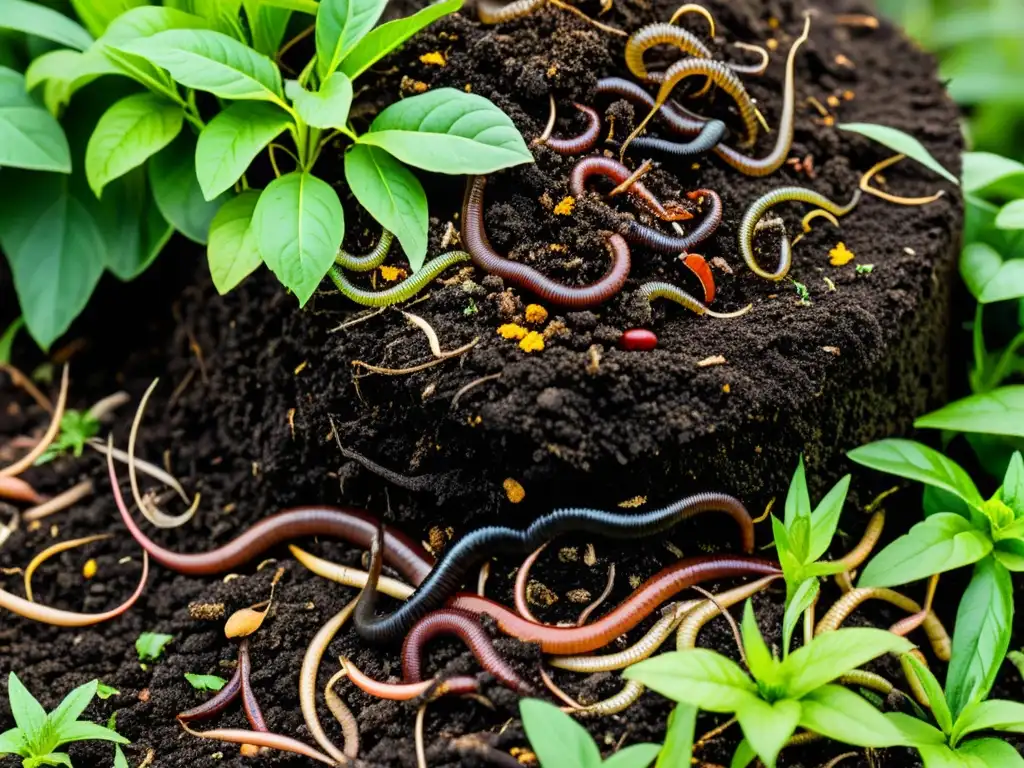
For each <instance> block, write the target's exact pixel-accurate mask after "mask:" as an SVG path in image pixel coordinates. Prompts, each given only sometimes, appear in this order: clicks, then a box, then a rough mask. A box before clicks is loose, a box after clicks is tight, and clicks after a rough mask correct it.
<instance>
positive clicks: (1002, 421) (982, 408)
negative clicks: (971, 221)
mask: <svg viewBox="0 0 1024 768" xmlns="http://www.w3.org/2000/svg"><path fill="white" fill-rule="evenodd" d="M1020 263H1021V264H1022V265H1024V260H1022V261H1021V262H1020ZM914 426H915V427H920V428H926V429H945V430H950V431H952V432H983V433H985V434H989V435H1008V436H1011V437H1024V385H1021V384H1015V385H1012V386H1007V387H1000V388H999V389H993V390H991V391H990V392H983V393H980V394H977V395H971V396H970V397H965V398H963V399H962V400H956V401H955V402H952V403H950V404H949V405H947V406H945V407H943V408H940V409H939V410H937V411H933V412H932V413H929V414H927V415H926V416H922V417H921V418H919V419H917V420H916V421H915V422H914ZM965 500H967V499H965Z"/></svg>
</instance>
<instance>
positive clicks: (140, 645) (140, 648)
mask: <svg viewBox="0 0 1024 768" xmlns="http://www.w3.org/2000/svg"><path fill="white" fill-rule="evenodd" d="M173 639H174V635H164V634H161V633H160V632H143V633H142V634H141V635H139V636H138V637H137V638H136V640H135V652H136V653H137V654H138V655H139V661H155V660H156V659H159V658H160V655H161V654H162V653H163V652H164V648H166V647H167V644H168V643H169V642H171V640H173Z"/></svg>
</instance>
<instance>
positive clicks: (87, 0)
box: [71, 0, 146, 37]
mask: <svg viewBox="0 0 1024 768" xmlns="http://www.w3.org/2000/svg"><path fill="white" fill-rule="evenodd" d="M145 4H146V0H71V6H72V7H73V8H74V9H75V15H76V16H78V18H80V19H81V20H82V23H83V24H85V27H86V29H88V30H89V32H90V33H92V35H93V36H94V37H99V36H100V35H102V34H103V33H104V32H106V31H107V27H108V26H109V25H110V22H112V21H113V20H114V19H116V18H117V17H118V16H120V15H121V14H122V13H124V12H125V11H129V10H131V9H132V8H137V7H139V6H140V5H145Z"/></svg>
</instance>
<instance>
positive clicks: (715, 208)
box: [619, 189, 723, 253]
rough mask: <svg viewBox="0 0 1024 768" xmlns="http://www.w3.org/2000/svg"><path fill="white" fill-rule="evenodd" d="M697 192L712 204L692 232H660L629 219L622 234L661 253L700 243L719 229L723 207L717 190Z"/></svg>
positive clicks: (623, 226)
mask: <svg viewBox="0 0 1024 768" xmlns="http://www.w3.org/2000/svg"><path fill="white" fill-rule="evenodd" d="M691 194H693V193H691ZM697 194H698V196H699V197H701V198H703V199H705V200H708V201H709V202H710V203H711V205H710V208H709V210H708V212H707V213H706V214H704V218H703V219H702V220H701V222H700V224H698V225H697V228H696V229H694V230H693V231H692V232H691V233H690V234H688V235H666V234H665V233H664V232H659V231H658V230H657V229H654V228H653V227H648V226H647V225H645V224H641V223H640V222H638V221H636V220H635V219H628V220H627V221H625V222H623V224H622V225H621V229H620V230H619V232H620V234H621V235H622V236H623V237H624V238H626V240H628V241H629V242H631V243H635V244H637V245H644V246H647V247H648V248H650V249H651V250H653V251H659V252H661V253H681V252H686V251H688V250H690V249H691V248H694V247H696V246H698V245H700V244H701V243H703V242H704V241H705V240H707V239H708V238H709V237H711V235H713V234H714V232H715V230H716V229H718V225H719V224H721V223H722V210H723V209H722V198H721V197H719V196H718V193H717V192H713V191H712V190H710V189H701V190H697Z"/></svg>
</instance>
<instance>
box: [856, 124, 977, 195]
mask: <svg viewBox="0 0 1024 768" xmlns="http://www.w3.org/2000/svg"><path fill="white" fill-rule="evenodd" d="M838 127H839V129H840V130H843V131H850V132H851V133H859V134H860V135H861V136H867V137H868V138H869V139H871V140H873V141H877V142H878V143H879V144H882V145H883V146H886V147H888V148H889V149H891V150H893V151H894V152H898V153H900V154H901V155H906V156H907V157H909V158H910V159H912V160H917V162H919V163H920V164H921V165H923V166H924V167H925V168H928V169H929V170H931V171H934V172H935V173H937V174H939V176H942V177H943V178H944V179H947V180H948V181H951V182H953V183H954V184H959V183H960V182H959V181H958V180H957V178H956V176H954V175H953V174H952V173H950V172H949V171H947V170H946V169H945V168H943V167H942V166H941V165H940V164H939V161H938V160H936V159H935V158H934V157H932V156H931V153H930V152H928V150H927V149H925V148H924V145H923V144H921V142H920V141H918V140H917V139H915V138H914V137H913V136H911V135H910V134H907V133H904V132H903V131H900V130H897V129H895V128H889V127H888V126H885V125H874V124H872V123H840V124H839V126H838Z"/></svg>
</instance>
